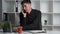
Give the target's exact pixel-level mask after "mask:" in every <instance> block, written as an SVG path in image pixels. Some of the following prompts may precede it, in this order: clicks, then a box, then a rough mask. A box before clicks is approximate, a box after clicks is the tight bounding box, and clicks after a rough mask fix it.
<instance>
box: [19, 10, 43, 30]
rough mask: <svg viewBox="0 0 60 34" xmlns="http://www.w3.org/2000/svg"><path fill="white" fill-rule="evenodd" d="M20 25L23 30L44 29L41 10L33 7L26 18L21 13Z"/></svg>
mask: <svg viewBox="0 0 60 34" xmlns="http://www.w3.org/2000/svg"><path fill="white" fill-rule="evenodd" d="M20 26H22V27H23V30H42V24H41V12H40V11H39V10H35V9H32V10H31V12H30V14H28V13H27V17H26V18H24V17H23V14H22V13H20Z"/></svg>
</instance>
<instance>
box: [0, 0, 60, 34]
mask: <svg viewBox="0 0 60 34" xmlns="http://www.w3.org/2000/svg"><path fill="white" fill-rule="evenodd" d="M16 1H17V2H16ZM21 1H22V0H0V23H1V22H2V21H3V20H4V19H6V20H8V22H9V23H10V25H11V31H13V29H12V28H13V27H16V26H17V25H19V21H20V20H19V13H20V12H21V9H22V7H21ZM31 2H32V8H33V9H37V10H40V11H41V12H42V16H41V17H42V18H41V22H42V29H43V30H46V32H45V33H41V34H59V33H60V0H31ZM16 7H18V8H17V9H18V10H16ZM1 31H2V28H1V26H0V32H1ZM25 33H26V34H31V33H28V32H23V34H25ZM38 34H40V33H38Z"/></svg>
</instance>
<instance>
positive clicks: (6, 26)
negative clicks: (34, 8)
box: [1, 21, 10, 32]
mask: <svg viewBox="0 0 60 34" xmlns="http://www.w3.org/2000/svg"><path fill="white" fill-rule="evenodd" d="M1 27H2V28H3V32H10V25H9V22H8V21H2V23H1Z"/></svg>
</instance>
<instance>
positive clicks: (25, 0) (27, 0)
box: [21, 0, 31, 5]
mask: <svg viewBox="0 0 60 34" xmlns="http://www.w3.org/2000/svg"><path fill="white" fill-rule="evenodd" d="M24 3H30V4H31V1H30V0H23V1H22V2H21V5H22V4H24Z"/></svg>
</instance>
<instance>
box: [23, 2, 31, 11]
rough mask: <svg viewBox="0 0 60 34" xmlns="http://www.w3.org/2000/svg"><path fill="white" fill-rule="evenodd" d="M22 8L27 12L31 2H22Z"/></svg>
mask: <svg viewBox="0 0 60 34" xmlns="http://www.w3.org/2000/svg"><path fill="white" fill-rule="evenodd" d="M22 8H23V10H25V11H26V12H28V11H29V10H30V9H31V4H30V3H24V4H23V5H22Z"/></svg>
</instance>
